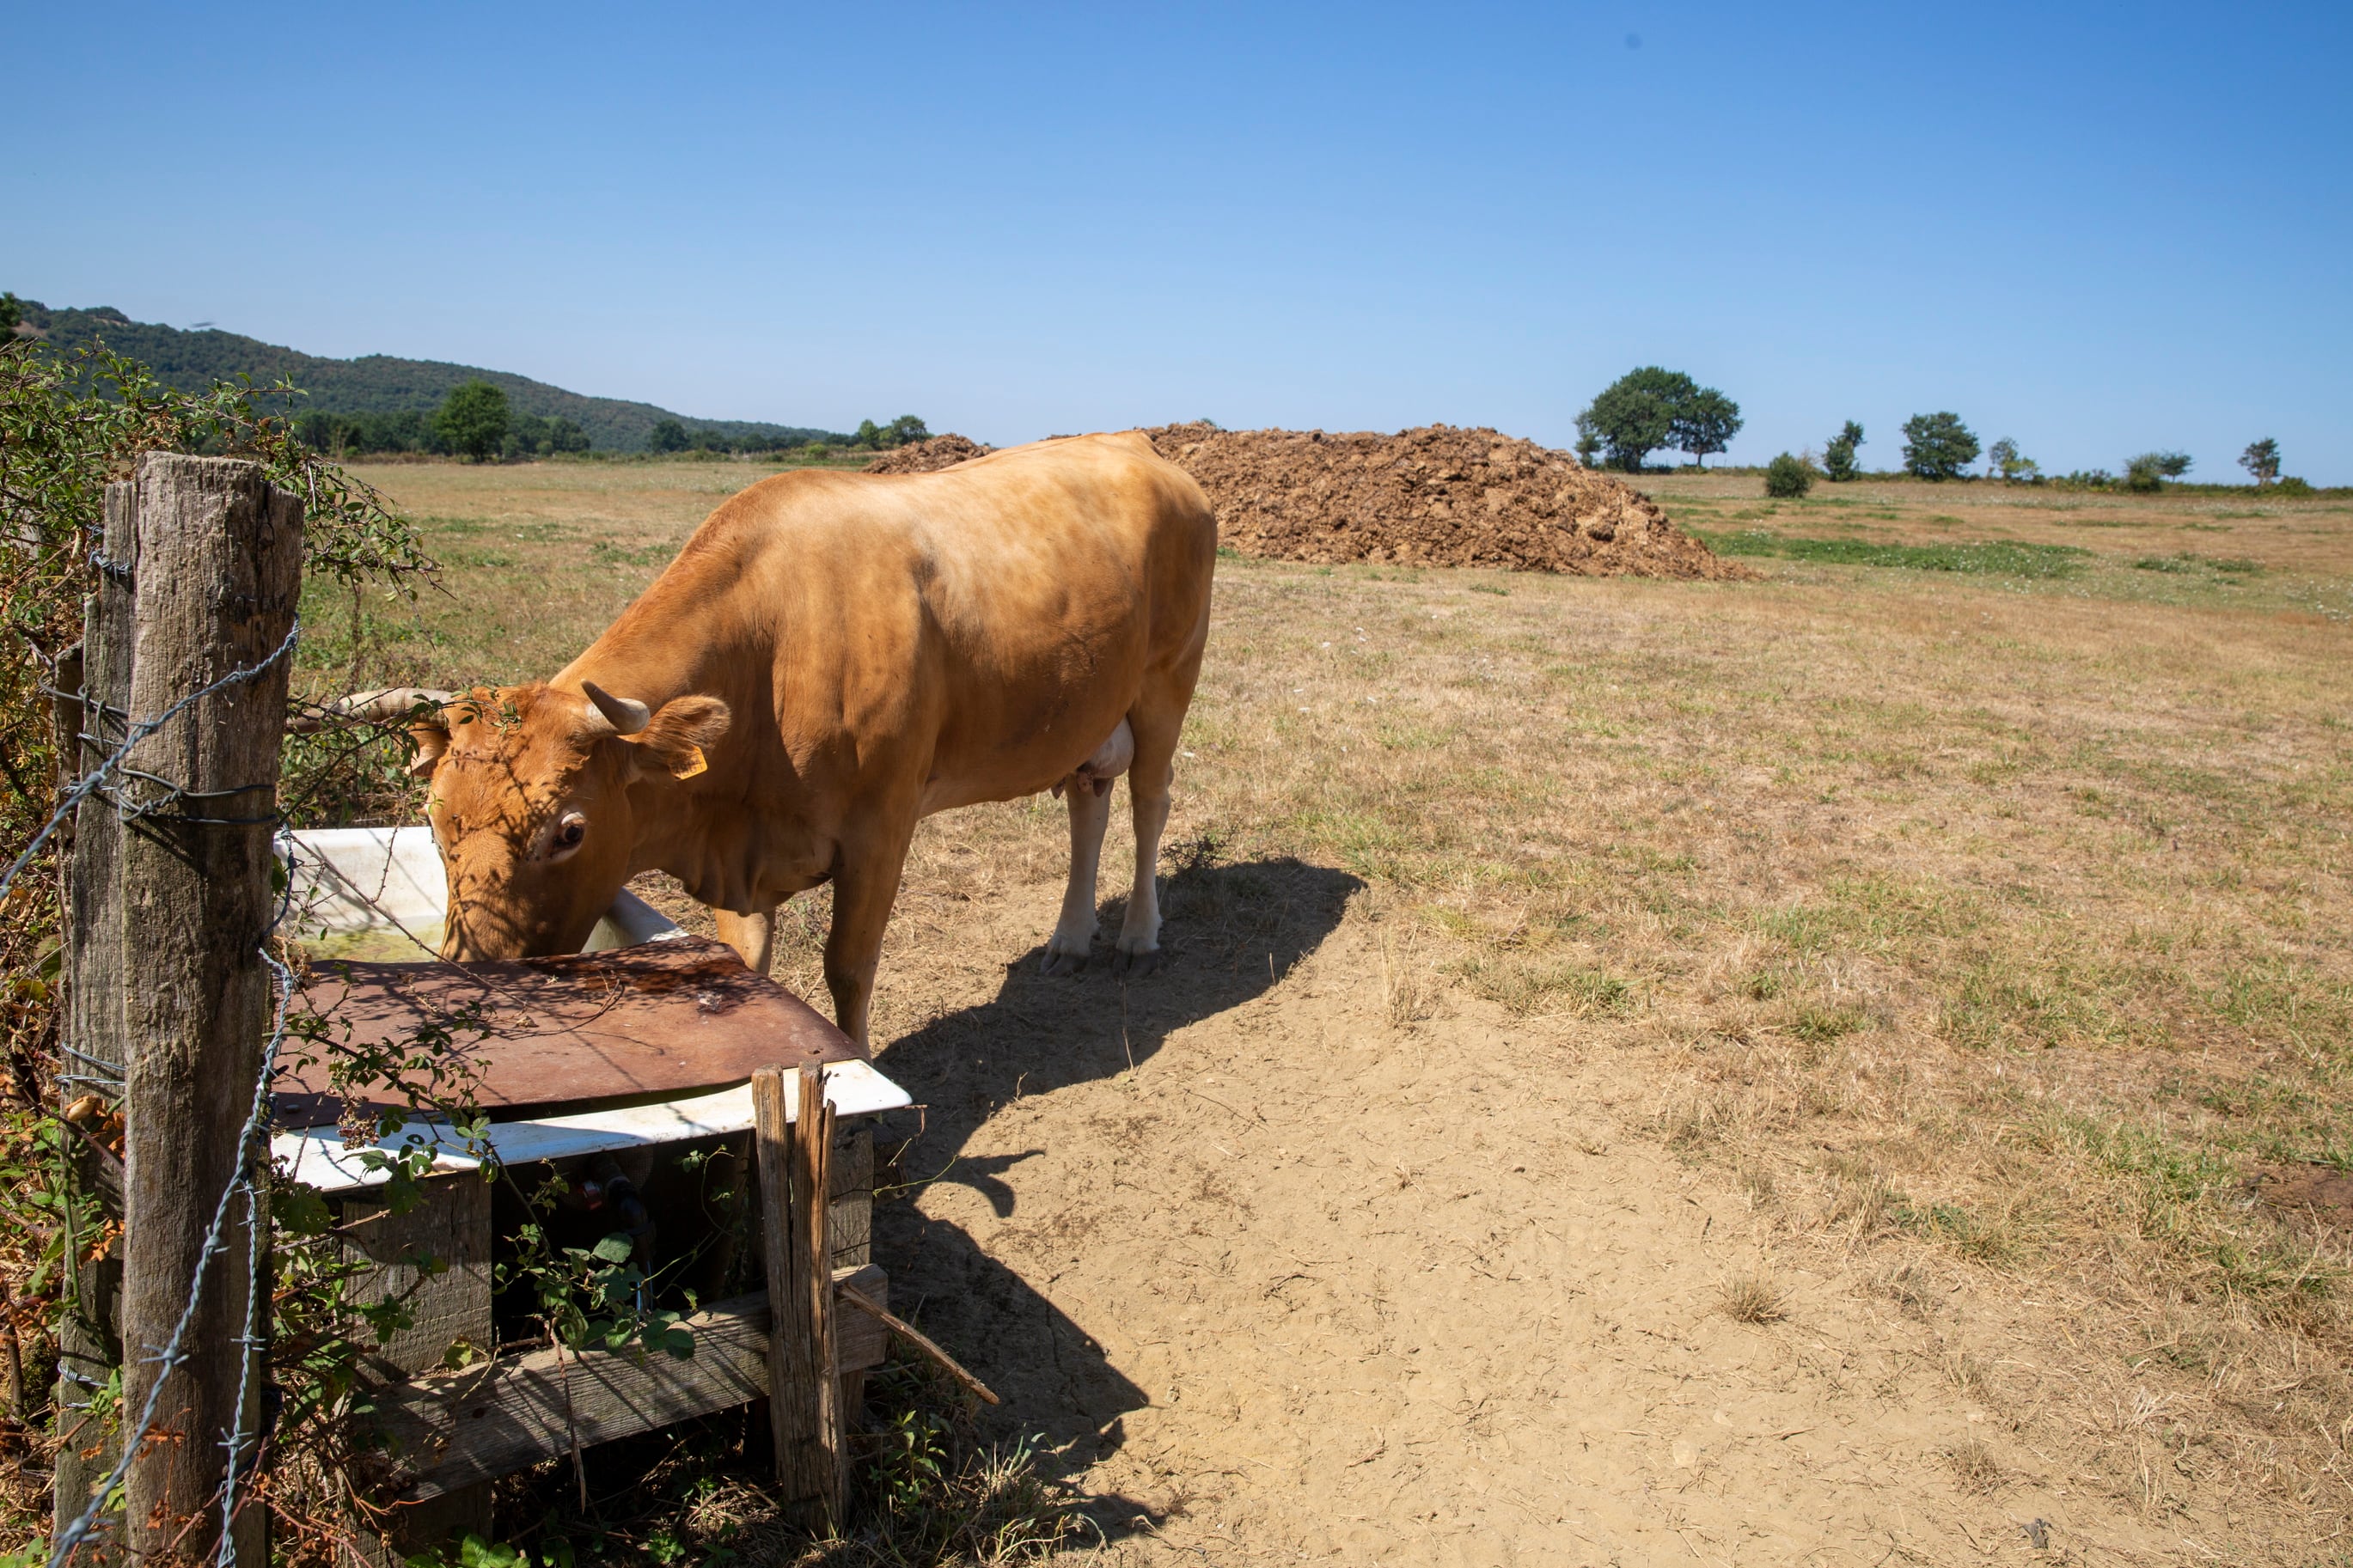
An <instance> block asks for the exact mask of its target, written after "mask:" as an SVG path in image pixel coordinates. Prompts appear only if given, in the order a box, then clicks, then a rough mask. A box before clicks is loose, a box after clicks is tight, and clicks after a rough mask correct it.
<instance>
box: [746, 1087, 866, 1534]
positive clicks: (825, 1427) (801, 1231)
mask: <svg viewBox="0 0 2353 1568" xmlns="http://www.w3.org/2000/svg"><path fill="white" fill-rule="evenodd" d="M793 1082H794V1084H795V1088H796V1094H795V1096H794V1102H795V1108H796V1109H797V1111H798V1115H797V1116H796V1117H794V1118H793V1119H792V1120H791V1121H787V1120H786V1087H785V1085H786V1079H785V1075H784V1073H783V1072H782V1071H780V1070H778V1069H777V1068H762V1069H761V1070H760V1071H759V1072H758V1073H757V1074H755V1075H754V1078H753V1079H752V1094H753V1105H754V1112H755V1114H756V1116H757V1119H758V1120H757V1123H756V1125H755V1127H754V1133H753V1139H754V1148H755V1149H756V1151H757V1162H758V1163H757V1168H756V1170H755V1172H754V1176H755V1179H756V1180H757V1182H758V1184H759V1194H760V1226H761V1241H762V1255H763V1258H764V1260H765V1267H766V1270H767V1279H768V1300H769V1302H770V1304H771V1305H772V1306H773V1307H774V1309H775V1319H774V1322H773V1327H772V1331H771V1333H770V1339H769V1354H768V1366H769V1370H770V1375H771V1380H772V1383H773V1392H772V1394H771V1396H770V1398H769V1401H768V1416H769V1420H770V1422H771V1424H772V1431H773V1436H774V1439H775V1446H776V1486H777V1489H778V1491H779V1492H780V1493H781V1494H782V1500H783V1502H784V1507H785V1511H786V1515H787V1516H788V1517H789V1518H791V1519H792V1520H794V1521H796V1522H797V1523H798V1524H800V1525H801V1526H802V1527H803V1528H806V1529H808V1530H812V1531H814V1530H820V1529H823V1528H825V1527H826V1526H827V1525H828V1524H830V1523H833V1522H835V1521H839V1519H840V1517H841V1500H842V1495H843V1484H844V1482H845V1480H846V1479H847V1471H846V1469H845V1466H844V1459H843V1455H842V1443H841V1386H840V1384H839V1381H838V1380H837V1378H836V1375H835V1372H834V1360H835V1356H834V1346H833V1342H832V1333H831V1316H832V1314H831V1313H830V1311H829V1310H828V1309H829V1308H830V1307H831V1306H832V1298H833V1292H832V1289H830V1287H829V1284H828V1281H829V1280H830V1279H831V1278H832V1272H833V1268H832V1263H833V1259H832V1252H831V1243H830V1239H829V1237H828V1225H827V1219H828V1209H829V1207H830V1203H831V1194H832V1173H831V1166H832V1155H833V1131H834V1122H833V1111H832V1108H831V1107H830V1106H828V1105H827V1103H826V1101H825V1088H824V1080H823V1079H821V1078H820V1077H819V1076H818V1069H817V1068H802V1069H800V1071H799V1072H797V1074H795V1075H794V1079H793Z"/></svg>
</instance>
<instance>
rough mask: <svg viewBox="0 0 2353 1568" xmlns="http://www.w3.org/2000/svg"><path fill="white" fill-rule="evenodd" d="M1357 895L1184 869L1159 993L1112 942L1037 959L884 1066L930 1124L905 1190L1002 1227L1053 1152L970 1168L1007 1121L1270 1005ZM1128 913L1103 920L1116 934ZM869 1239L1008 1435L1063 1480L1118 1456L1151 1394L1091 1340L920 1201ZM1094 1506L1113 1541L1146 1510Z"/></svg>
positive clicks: (1336, 883) (1267, 867) (1317, 883)
mask: <svg viewBox="0 0 2353 1568" xmlns="http://www.w3.org/2000/svg"><path fill="white" fill-rule="evenodd" d="M1363 887H1364V883H1363V882H1362V881H1360V880H1359V879H1356V877H1353V876H1351V875H1349V874H1348V873H1347V872H1345V871H1340V870H1335V869H1333V868H1328V867H1322V866H1312V865H1309V864H1307V863H1305V862H1303V861H1300V860H1296V859H1292V858H1280V859H1267V860H1255V861H1249V862H1245V863H1242V864H1240V865H1229V866H1207V865H1195V866H1189V867H1186V868H1182V869H1180V870H1178V871H1177V872H1176V874H1175V875H1174V876H1172V877H1170V878H1168V879H1166V881H1165V882H1164V883H1163V884H1162V893H1161V909H1162V913H1163V916H1164V917H1165V921H1166V924H1165V927H1164V930H1163V933H1162V939H1161V940H1162V948H1163V952H1162V956H1161V963H1160V966H1159V968H1158V969H1157V970H1156V971H1155V973H1152V974H1151V975H1149V976H1148V977H1146V978H1145V979H1142V980H1137V981H1132V982H1127V983H1124V984H1123V983H1122V982H1121V981H1119V980H1118V979H1116V978H1114V977H1113V975H1112V974H1111V973H1110V972H1109V961H1110V957H1111V949H1110V947H1109V945H1108V942H1107V941H1098V942H1097V944H1096V947H1095V952H1094V958H1093V961H1092V963H1090V965H1089V967H1088V968H1087V969H1086V970H1085V971H1084V972H1083V973H1080V974H1079V975H1077V976H1075V977H1071V978H1067V979H1053V978H1049V977H1047V976H1046V975H1044V974H1041V973H1039V963H1040V962H1041V961H1042V959H1043V957H1044V952H1045V950H1044V946H1043V944H1042V943H1041V944H1040V945H1039V947H1037V948H1034V949H1032V950H1031V951H1030V952H1027V953H1024V954H1023V955H1022V956H1021V957H1020V958H1019V959H1018V961H1016V962H1015V963H1011V964H1008V966H1007V968H1006V973H1005V978H1004V981H1003V983H1002V984H1001V985H1000V986H999V988H998V990H997V995H996V997H995V999H993V1000H991V1001H988V1002H985V1003H982V1004H981V1005H978V1006H975V1007H968V1008H965V1009H964V1010H962V1011H960V1012H955V1013H951V1014H948V1015H945V1016H942V1017H940V1018H937V1019H935V1020H934V1021H933V1022H932V1023H930V1024H928V1025H926V1026H923V1028H921V1029H918V1030H917V1031H915V1032H914V1033H913V1034H912V1035H909V1036H907V1037H904V1038H902V1039H900V1040H898V1041H896V1042H895V1043H893V1044H892V1045H891V1046H890V1047H887V1048H886V1049H885V1050H884V1051H883V1052H882V1053H881V1056H880V1057H878V1058H877V1059H876V1065H877V1066H879V1067H880V1068H881V1069H882V1070H883V1071H884V1072H885V1073H888V1074H889V1075H890V1076H891V1078H892V1079H893V1080H894V1081H896V1082H897V1083H899V1084H900V1085H901V1086H902V1087H903V1088H905V1089H907V1091H908V1092H909V1093H911V1094H913V1096H914V1097H915V1099H916V1100H917V1101H919V1102H920V1103H922V1104H923V1105H924V1106H925V1107H926V1108H927V1109H926V1110H925V1113H924V1126H923V1133H922V1136H921V1137H920V1138H918V1139H917V1140H916V1141H915V1142H913V1144H912V1145H910V1146H909V1148H908V1149H907V1151H906V1153H905V1155H904V1158H903V1161H902V1167H901V1168H902V1171H903V1172H904V1173H905V1176H906V1178H907V1179H908V1180H910V1181H914V1182H938V1183H944V1184H945V1183H953V1184H961V1185H964V1186H967V1187H970V1188H971V1189H972V1190H973V1191H975V1192H976V1193H977V1194H980V1195H981V1196H982V1197H983V1198H985V1199H987V1202H988V1204H989V1205H990V1206H991V1207H992V1208H993V1209H994V1210H995V1211H996V1212H997V1215H1000V1216H1008V1217H1009V1216H1010V1215H1012V1214H1013V1213H1014V1211H1015V1206H1016V1202H1017V1199H1016V1195H1015V1193H1014V1190H1013V1188H1012V1187H1011V1186H1010V1185H1008V1183H1007V1182H1006V1180H1005V1179H1004V1175H1005V1173H1006V1172H1007V1171H1008V1170H1009V1169H1010V1168H1012V1167H1014V1166H1016V1165H1018V1163H1020V1162H1021V1161H1023V1160H1025V1159H1029V1158H1033V1157H1035V1156H1036V1155H1038V1154H1039V1153H1042V1152H1044V1151H1042V1150H1031V1151H1028V1152H1018V1153H1012V1154H996V1155H988V1156H984V1157H972V1156H968V1155H966V1154H965V1146H966V1145H967V1144H968V1143H969V1142H971V1140H972V1137H973V1134H974V1133H975V1132H976V1131H977V1130H978V1129H979V1128H980V1127H981V1125H982V1124H983V1123H984V1122H986V1121H987V1120H988V1119H989V1117H990V1116H991V1115H993V1114H994V1113H995V1112H996V1111H997V1109H998V1108H999V1107H1001V1106H1003V1105H1005V1104H1007V1103H1008V1102H1009V1101H1011V1100H1014V1099H1016V1098H1017V1097H1019V1096H1029V1095H1038V1094H1045V1093H1050V1092H1051V1091H1053V1090H1055V1089H1063V1088H1067V1087H1069V1086H1071V1085H1073V1084H1078V1083H1083V1082H1087V1081H1090V1080H1092V1079H1106V1078H1111V1077H1113V1076H1115V1075H1116V1074H1119V1073H1121V1072H1124V1071H1126V1070H1128V1068H1130V1066H1131V1065H1134V1066H1137V1067H1141V1066H1142V1065H1143V1064H1145V1062H1147V1061H1149V1060H1150V1059H1151V1058H1153V1057H1154V1056H1155V1054H1157V1053H1158V1051H1159V1050H1160V1047H1161V1046H1162V1044H1163V1043H1164V1042H1165V1041H1166V1039H1167V1037H1168V1036H1169V1035H1170V1034H1171V1033H1172V1032H1174V1031H1175V1030H1176V1029H1179V1028H1182V1027H1184V1026H1186V1025H1188V1024H1192V1023H1195V1022H1198V1020H1200V1019H1203V1018H1208V1017H1210V1016H1215V1015H1217V1014H1219V1013H1222V1012H1225V1011H1226V1010H1228V1009H1229V1008H1232V1007H1236V1006H1239V1005H1241V1004H1243V1003H1245V1002H1248V1001H1250V999H1252V998H1253V997H1256V996H1258V995H1260V994H1262V993H1264V992H1265V991H1266V990H1267V989H1268V988H1269V987H1270V986H1271V985H1272V984H1274V983H1275V981H1276V980H1277V979H1279V978H1280V977H1281V976H1282V974H1283V973H1286V972H1287V971H1288V970H1289V969H1290V968H1291V966H1292V965H1293V964H1294V963H1297V962H1298V961H1299V960H1300V959H1301V958H1302V957H1303V956H1305V955H1306V954H1308V953H1310V952H1314V950H1315V949H1316V948H1317V947H1319V946H1320V945H1322V943H1323V942H1324V938H1326V937H1327V936H1329V935H1330V934H1331V932H1332V931H1333V930H1334V928H1335V927H1336V926H1337V925H1338V924H1339V922H1340V919H1341V916H1342V914H1343V913H1344V911H1345V909H1346V905H1347V901H1348V899H1349V898H1350V896H1351V895H1353V894H1354V893H1356V891H1358V890H1359V889H1362V888H1363ZM1122 912H1123V911H1122V910H1120V909H1119V908H1118V907H1117V906H1116V905H1114V906H1113V908H1112V909H1111V910H1109V911H1108V912H1107V916H1106V918H1105V920H1104V921H1103V928H1104V931H1105V932H1106V933H1109V932H1111V931H1116V930H1117V929H1118V923H1119V916H1120V914H1121V913H1122ZM874 1226H875V1236H874V1241H875V1248H876V1260H877V1261H878V1262H880V1263H881V1264H882V1265H883V1267H884V1268H887V1269H888V1270H889V1271H890V1274H891V1295H892V1301H893V1303H894V1305H898V1304H904V1305H905V1306H908V1307H911V1308H913V1309H914V1310H917V1311H919V1312H920V1313H921V1315H922V1319H923V1324H924V1326H925V1328H926V1329H927V1331H930V1332H931V1333H932V1334H933V1335H934V1337H935V1338H937V1339H938V1340H939V1341H940V1342H941V1343H942V1344H943V1345H944V1346H946V1347H948V1348H949V1350H950V1351H951V1352H952V1353H954V1354H955V1355H956V1356H957V1357H958V1358H960V1359H963V1360H965V1363H966V1364H967V1365H969V1366H970V1367H971V1368H972V1369H973V1370H974V1371H975V1372H976V1373H978V1374H979V1375H980V1377H981V1378H982V1379H983V1381H985V1382H987V1383H988V1384H990V1385H991V1386H992V1387H993V1388H994V1389H995V1390H996V1391H997V1393H999V1394H1001V1395H1003V1397H1004V1399H1005V1405H1004V1406H1003V1407H1002V1408H1001V1409H1000V1410H998V1411H995V1412H991V1413H990V1420H991V1421H992V1422H993V1423H994V1424H996V1426H997V1428H998V1429H999V1431H1000V1433H1001V1434H1002V1435H1006V1436H1011V1435H1014V1434H1015V1433H1018V1434H1019V1435H1022V1436H1030V1435H1035V1436H1042V1437H1043V1438H1044V1439H1045V1443H1044V1445H1043V1446H1042V1447H1043V1450H1044V1452H1045V1453H1046V1454H1048V1455H1050V1459H1049V1461H1048V1462H1049V1463H1050V1465H1052V1466H1054V1467H1055V1468H1059V1469H1060V1470H1062V1471H1063V1472H1065V1473H1068V1472H1071V1471H1075V1470H1077V1469H1080V1468H1084V1467H1085V1466H1086V1465H1088V1464H1090V1463H1092V1462H1094V1461H1095V1460H1097V1459H1100V1458H1103V1457H1104V1456H1105V1455H1108V1454H1109V1453H1111V1452H1113V1450H1115V1449H1116V1448H1117V1447H1119V1444H1120V1442H1121V1440H1122V1418H1123V1417H1124V1415H1125V1414H1126V1413H1127V1412H1128V1411H1131V1410H1134V1409H1136V1408H1138V1407H1140V1406H1142V1405H1145V1403H1146V1396H1145V1394H1144V1392H1143V1390H1141V1389H1139V1388H1137V1387H1136V1386H1135V1385H1134V1384H1132V1383H1130V1382H1129V1381H1128V1380H1127V1379H1126V1378H1125V1377H1124V1376H1123V1375H1121V1373H1119V1372H1118V1371H1117V1370H1116V1369H1115V1368H1113V1366H1112V1365H1111V1363H1110V1361H1109V1359H1108V1358H1107V1357H1106V1355H1105V1354H1104V1352H1103V1348H1102V1347H1101V1346H1100V1345H1098V1344H1097V1343H1095V1342H1094V1341H1093V1340H1092V1339H1091V1338H1089V1337H1088V1336H1087V1334H1086V1333H1085V1331H1083V1330H1082V1329H1081V1328H1080V1327H1079V1326H1078V1325H1077V1324H1076V1323H1074V1322H1072V1321H1071V1320H1070V1319H1069V1318H1067V1317H1066V1316H1064V1315H1063V1314H1062V1313H1061V1312H1060V1311H1059V1310H1056V1309H1055V1307H1054V1306H1053V1304H1052V1303H1051V1302H1050V1301H1049V1300H1046V1298H1045V1297H1044V1296H1043V1295H1041V1294H1039V1291H1038V1290H1036V1289H1032V1287H1031V1286H1030V1284H1029V1281H1028V1280H1026V1279H1023V1278H1022V1276H1021V1275H1020V1274H1019V1273H1018V1271H1016V1270H1015V1269H1013V1268H1010V1267H1008V1266H1007V1265H1006V1264H1004V1263H1002V1262H1000V1261H999V1260H997V1258H991V1257H990V1256H989V1255H988V1254H987V1252H986V1251H984V1250H983V1249H982V1247H980V1245H979V1244H978V1243H977V1242H976V1241H975V1240H974V1238H973V1237H971V1236H970V1235H968V1234H967V1233H966V1232H965V1231H964V1230H963V1229H962V1228H961V1227H960V1226H955V1225H952V1224H949V1223H947V1222H944V1221H941V1220H934V1219H927V1218H926V1217H925V1215H923V1212H922V1211H921V1209H920V1208H919V1207H918V1206H917V1205H915V1204H913V1203H888V1204H882V1205H878V1206H877V1208H876V1210H875V1215H874ZM1099 1501H1100V1503H1101V1504H1102V1505H1103V1506H1102V1507H1099V1508H1097V1509H1095V1510H1091V1511H1093V1512H1095V1513H1096V1514H1097V1516H1098V1520H1099V1522H1101V1523H1102V1524H1103V1525H1104V1526H1105V1528H1107V1529H1114V1530H1115V1529H1118V1528H1120V1527H1122V1526H1124V1525H1126V1524H1128V1523H1129V1522H1131V1521H1132V1519H1133V1517H1134V1515H1135V1514H1137V1513H1148V1512H1149V1510H1148V1509H1146V1508H1145V1507H1144V1506H1143V1505H1141V1504H1135V1503H1132V1502H1130V1501H1129V1500H1124V1499H1110V1498H1105V1499H1102V1500H1099ZM1106 1516H1108V1517H1106Z"/></svg>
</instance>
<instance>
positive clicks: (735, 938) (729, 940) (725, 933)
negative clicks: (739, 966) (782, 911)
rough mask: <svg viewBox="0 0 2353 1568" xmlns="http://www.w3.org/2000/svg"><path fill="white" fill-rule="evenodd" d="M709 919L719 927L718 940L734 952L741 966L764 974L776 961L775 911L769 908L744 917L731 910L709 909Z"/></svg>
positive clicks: (772, 907)
mask: <svg viewBox="0 0 2353 1568" xmlns="http://www.w3.org/2000/svg"><path fill="white" fill-rule="evenodd" d="M711 918H712V921H714V922H716V923H717V925H718V927H719V940H720V941H722V942H725V943H726V944H727V945H728V946H730V947H732V948H733V949H734V950H735V955H736V956H737V957H739V958H741V959H742V960H743V961H744V965H745V967H747V968H749V969H751V970H752V971H754V973H760V974H765V973H768V971H769V969H770V968H771V967H772V966H774V964H775V963H776V908H775V906H773V905H771V906H770V907H769V908H767V909H765V910H754V911H753V912H752V913H750V914H748V915H739V914H737V913H735V912H734V911H733V910H712V911H711Z"/></svg>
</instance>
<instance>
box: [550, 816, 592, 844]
mask: <svg viewBox="0 0 2353 1568" xmlns="http://www.w3.org/2000/svg"><path fill="white" fill-rule="evenodd" d="M586 837H588V823H587V819H586V818H585V817H578V816H567V817H565V819H564V820H563V821H562V822H560V823H558V824H557V825H556V828H555V847H556V848H558V849H577V848H579V847H580V841H581V840H582V839H584V838H586Z"/></svg>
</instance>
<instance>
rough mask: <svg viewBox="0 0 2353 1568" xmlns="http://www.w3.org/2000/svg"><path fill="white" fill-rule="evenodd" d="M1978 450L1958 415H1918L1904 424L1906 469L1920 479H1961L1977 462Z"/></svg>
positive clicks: (1972, 435) (1976, 439)
mask: <svg viewBox="0 0 2353 1568" xmlns="http://www.w3.org/2000/svg"><path fill="white" fill-rule="evenodd" d="M1977 460H1978V438H1977V437H1976V435H1975V434H1974V433H1973V432H1972V431H1971V430H1970V429H1969V427H1968V426H1966V425H1964V424H1962V423H1961V416H1959V415H1957V414H1953V413H1943V414H1915V415H1914V416H1912V417H1911V418H1909V419H1906V420H1905V422H1904V466H1905V468H1907V469H1909V470H1910V471H1911V472H1912V473H1914V474H1916V475H1918V476H1919V477H1920V478H1921V479H1958V478H1959V477H1960V475H1961V470H1962V469H1964V468H1968V466H1969V465H1970V464H1971V463H1974V462H1976V461H1977Z"/></svg>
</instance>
